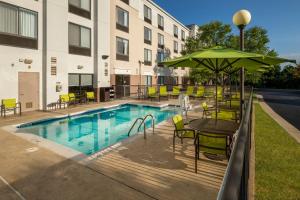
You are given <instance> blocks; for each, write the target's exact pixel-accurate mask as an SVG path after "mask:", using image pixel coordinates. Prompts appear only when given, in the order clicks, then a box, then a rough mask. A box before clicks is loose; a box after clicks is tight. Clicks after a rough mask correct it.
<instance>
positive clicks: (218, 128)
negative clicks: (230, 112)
mask: <svg viewBox="0 0 300 200" xmlns="http://www.w3.org/2000/svg"><path fill="white" fill-rule="evenodd" d="M189 128H191V129H194V130H196V131H198V132H202V133H215V134H221V135H226V136H229V137H232V136H233V134H234V133H235V131H236V130H237V129H238V128H239V124H238V123H236V122H233V121H227V120H219V119H218V120H215V119H209V118H202V119H195V120H192V121H190V123H189Z"/></svg>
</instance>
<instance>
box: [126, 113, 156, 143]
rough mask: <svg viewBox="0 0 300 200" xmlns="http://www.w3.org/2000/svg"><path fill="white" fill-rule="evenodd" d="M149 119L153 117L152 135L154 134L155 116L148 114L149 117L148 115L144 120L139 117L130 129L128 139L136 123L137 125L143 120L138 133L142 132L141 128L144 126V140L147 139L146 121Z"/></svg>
mask: <svg viewBox="0 0 300 200" xmlns="http://www.w3.org/2000/svg"><path fill="white" fill-rule="evenodd" d="M148 117H151V118H152V133H153V134H154V117H153V115H151V114H148V115H146V116H145V117H144V118H141V117H139V118H137V119H136V120H135V121H134V123H133V124H132V126H131V127H130V129H129V131H128V137H129V136H130V133H131V131H132V129H133V127H134V126H135V125H136V123H137V122H138V121H139V120H142V121H141V123H140V125H139V127H138V131H139V130H140V128H141V126H142V125H144V139H146V123H145V121H146V119H147V118H148Z"/></svg>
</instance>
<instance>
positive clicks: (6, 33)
mask: <svg viewBox="0 0 300 200" xmlns="http://www.w3.org/2000/svg"><path fill="white" fill-rule="evenodd" d="M37 24H38V13H37V12H34V11H31V10H27V9H23V8H20V7H17V6H13V5H10V4H6V3H2V2H0V44H3V45H9V46H17V47H25V48H32V49H37V48H38V29H37V28H38V25H37Z"/></svg>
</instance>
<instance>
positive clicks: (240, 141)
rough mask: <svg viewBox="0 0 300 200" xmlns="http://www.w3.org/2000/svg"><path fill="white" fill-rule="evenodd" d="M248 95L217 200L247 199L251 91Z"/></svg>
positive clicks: (251, 108) (251, 107) (251, 105)
mask: <svg viewBox="0 0 300 200" xmlns="http://www.w3.org/2000/svg"><path fill="white" fill-rule="evenodd" d="M248 94H249V96H248V97H249V98H247V99H246V102H245V107H244V109H245V111H244V115H243V118H242V121H241V124H240V127H239V129H238V132H237V138H236V141H235V145H234V147H233V150H232V153H231V157H230V159H229V163H228V166H227V170H226V173H225V176H224V179H223V183H222V186H221V189H220V191H219V194H218V198H217V199H218V200H227V199H228V200H238V199H245V200H246V199H248V181H249V164H250V149H251V131H252V110H253V102H252V99H253V89H251V90H250V91H249V93H248ZM245 96H246V95H245Z"/></svg>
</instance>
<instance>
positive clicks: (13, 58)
mask: <svg viewBox="0 0 300 200" xmlns="http://www.w3.org/2000/svg"><path fill="white" fill-rule="evenodd" d="M188 35H189V29H188V28H187V27H185V26H184V25H183V24H181V23H180V22H179V21H178V20H176V19H175V18H174V17H172V16H171V15H170V14H168V13H167V12H166V11H164V10H163V9H162V8H160V7H159V6H158V5H156V4H155V3H153V2H152V1H151V0H23V1H19V0H0V76H1V78H0V99H6V98H16V99H18V101H20V102H21V103H22V108H23V110H24V111H30V110H38V109H46V107H47V105H49V104H50V103H52V102H56V101H57V100H58V99H59V95H61V94H66V93H70V92H75V93H78V92H79V93H80V92H84V91H95V92H96V94H99V88H103V87H110V86H112V85H118V84H121V85H122V84H130V85H151V84H153V85H156V84H169V83H177V84H181V83H182V82H183V80H184V77H187V76H188V70H187V69H181V68H180V69H174V70H173V69H172V70H170V69H165V68H163V67H160V66H158V65H157V63H158V62H160V61H162V60H163V59H165V58H166V57H178V56H180V52H181V50H182V48H184V41H185V39H186V37H188ZM170 77H175V78H170ZM124 80H128V81H129V82H126V81H125V82H124Z"/></svg>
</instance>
